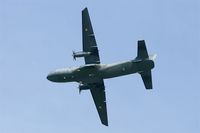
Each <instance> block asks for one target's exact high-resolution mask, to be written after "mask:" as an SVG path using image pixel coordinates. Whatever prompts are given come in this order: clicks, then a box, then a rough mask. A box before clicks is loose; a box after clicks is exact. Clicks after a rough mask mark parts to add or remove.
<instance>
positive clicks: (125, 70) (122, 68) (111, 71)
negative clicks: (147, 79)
mask: <svg viewBox="0 0 200 133" xmlns="http://www.w3.org/2000/svg"><path fill="white" fill-rule="evenodd" d="M136 72H137V64H134V63H132V62H125V63H120V64H116V65H108V66H107V67H106V68H104V69H103V70H102V77H103V78H113V77H118V76H123V75H128V74H132V73H136Z"/></svg>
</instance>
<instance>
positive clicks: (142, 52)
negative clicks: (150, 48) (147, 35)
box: [137, 40, 149, 59]
mask: <svg viewBox="0 0 200 133" xmlns="http://www.w3.org/2000/svg"><path fill="white" fill-rule="evenodd" d="M148 57H149V55H148V52H147V48H146V45H145V41H144V40H139V41H138V53H137V58H138V59H145V58H148Z"/></svg>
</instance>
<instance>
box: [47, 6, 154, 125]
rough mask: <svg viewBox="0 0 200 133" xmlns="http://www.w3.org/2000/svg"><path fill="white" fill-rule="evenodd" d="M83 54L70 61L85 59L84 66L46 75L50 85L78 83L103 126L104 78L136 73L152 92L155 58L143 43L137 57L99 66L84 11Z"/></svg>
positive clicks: (77, 54)
mask: <svg viewBox="0 0 200 133" xmlns="http://www.w3.org/2000/svg"><path fill="white" fill-rule="evenodd" d="M82 39H83V40H82V41H83V51H81V52H73V58H74V59H76V58H78V57H84V59H85V65H84V66H81V67H76V68H64V69H57V70H55V71H53V72H51V73H49V74H48V76H47V79H48V80H50V81H52V82H73V81H75V82H78V83H79V92H81V91H82V90H90V92H91V94H92V97H93V100H94V103H95V105H96V108H97V111H98V114H99V117H100V119H101V122H102V124H104V125H106V126H108V118H107V109H106V96H105V86H104V79H108V78H113V77H118V76H123V75H127V74H132V73H139V74H140V75H141V77H142V79H143V82H144V85H145V88H146V89H152V77H151V69H152V68H154V59H155V57H156V55H152V56H149V55H148V53H147V49H146V45H145V41H144V40H140V41H138V53H137V57H136V58H135V59H133V60H129V61H125V62H120V63H114V64H100V58H99V52H98V47H97V43H96V40H95V36H94V32H93V29H92V25H91V22H90V17H89V13H88V10H87V8H85V9H84V10H83V11H82Z"/></svg>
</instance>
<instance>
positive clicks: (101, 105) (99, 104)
mask: <svg viewBox="0 0 200 133" xmlns="http://www.w3.org/2000/svg"><path fill="white" fill-rule="evenodd" d="M90 91H91V94H92V97H93V100H94V103H95V106H96V108H97V111H98V114H99V117H100V119H101V123H102V124H104V125H106V126H108V118H107V108H106V95H105V86H104V82H103V80H101V81H100V82H98V83H93V85H92V86H91V89H90Z"/></svg>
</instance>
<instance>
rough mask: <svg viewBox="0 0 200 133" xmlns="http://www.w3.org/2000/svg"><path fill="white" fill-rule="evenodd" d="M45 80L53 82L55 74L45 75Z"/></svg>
mask: <svg viewBox="0 0 200 133" xmlns="http://www.w3.org/2000/svg"><path fill="white" fill-rule="evenodd" d="M47 79H48V80H49V81H54V80H55V74H54V73H49V74H48V75H47Z"/></svg>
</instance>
